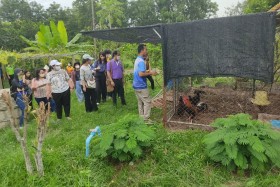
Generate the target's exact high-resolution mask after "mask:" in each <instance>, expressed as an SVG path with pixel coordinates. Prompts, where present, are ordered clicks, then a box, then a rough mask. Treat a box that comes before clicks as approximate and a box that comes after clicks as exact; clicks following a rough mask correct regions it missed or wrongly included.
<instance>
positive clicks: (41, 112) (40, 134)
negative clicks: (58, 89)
mask: <svg viewBox="0 0 280 187" xmlns="http://www.w3.org/2000/svg"><path fill="white" fill-rule="evenodd" d="M49 115H50V103H48V110H47V111H46V109H45V105H44V103H43V102H41V103H40V108H39V109H38V122H39V124H38V128H37V142H38V144H37V151H36V154H35V162H36V167H37V171H38V173H39V175H40V176H43V175H44V165H43V158H42V149H43V142H44V138H45V134H46V130H47V122H48V120H49Z"/></svg>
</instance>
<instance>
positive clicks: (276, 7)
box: [268, 3, 280, 12]
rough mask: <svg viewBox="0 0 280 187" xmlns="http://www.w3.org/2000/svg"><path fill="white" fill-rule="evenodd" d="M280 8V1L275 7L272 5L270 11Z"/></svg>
mask: <svg viewBox="0 0 280 187" xmlns="http://www.w3.org/2000/svg"><path fill="white" fill-rule="evenodd" d="M279 9H280V3H278V4H277V5H275V6H274V7H272V8H271V9H270V10H269V11H268V12H275V11H277V10H279Z"/></svg>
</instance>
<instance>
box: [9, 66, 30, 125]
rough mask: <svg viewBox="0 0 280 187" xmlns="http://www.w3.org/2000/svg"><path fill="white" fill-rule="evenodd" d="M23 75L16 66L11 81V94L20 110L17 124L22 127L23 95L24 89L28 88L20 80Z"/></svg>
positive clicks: (24, 93)
mask: <svg viewBox="0 0 280 187" xmlns="http://www.w3.org/2000/svg"><path fill="white" fill-rule="evenodd" d="M22 77H23V71H22V70H21V69H19V68H16V69H15V71H14V78H13V80H12V82H11V84H12V85H11V89H10V91H11V96H12V97H13V98H14V100H15V101H16V104H17V105H18V107H19V109H20V110H21V116H20V118H19V125H20V128H22V127H23V123H24V110H25V104H24V98H23V97H24V95H26V94H27V93H26V91H27V89H28V86H27V85H25V84H24V83H23V81H22Z"/></svg>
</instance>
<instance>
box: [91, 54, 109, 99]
mask: <svg viewBox="0 0 280 187" xmlns="http://www.w3.org/2000/svg"><path fill="white" fill-rule="evenodd" d="M106 64H107V60H106V54H105V53H104V52H100V53H99V59H98V60H97V61H95V62H94V64H93V66H92V68H93V70H94V71H95V80H96V94H97V103H100V101H101V96H102V102H105V101H106V94H107V85H106V75H105V73H106Z"/></svg>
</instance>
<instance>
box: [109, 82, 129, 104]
mask: <svg viewBox="0 0 280 187" xmlns="http://www.w3.org/2000/svg"><path fill="white" fill-rule="evenodd" d="M113 81H114V83H115V88H114V91H113V94H112V98H113V104H114V105H116V104H117V95H119V96H120V98H121V102H122V105H126V102H125V98H124V88H123V81H122V79H113Z"/></svg>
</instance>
